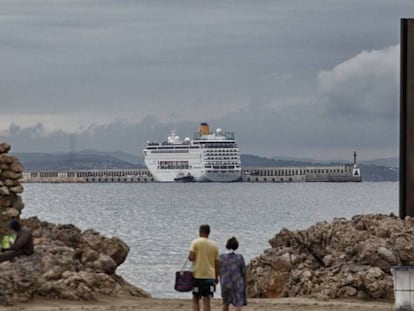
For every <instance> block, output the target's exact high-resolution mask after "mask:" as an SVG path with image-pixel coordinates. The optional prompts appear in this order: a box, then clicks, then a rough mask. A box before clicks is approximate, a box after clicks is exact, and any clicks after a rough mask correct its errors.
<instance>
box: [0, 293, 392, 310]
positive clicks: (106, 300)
mask: <svg viewBox="0 0 414 311" xmlns="http://www.w3.org/2000/svg"><path fill="white" fill-rule="evenodd" d="M211 305H212V308H211V310H212V311H215V310H216V311H218V310H221V308H222V304H221V299H220V298H214V299H212V304H211ZM393 307H394V301H389V300H357V299H330V300H320V299H312V298H299V297H294V298H291V297H287V298H277V299H266V298H254V299H249V300H248V305H247V306H246V307H243V309H242V310H244V311H265V310H269V311H270V310H279V311H332V310H335V311H367V310H373V311H374V310H375V311H389V310H393ZM6 310H7V311H25V310H30V311H57V310H59V311H60V310H61V311H63V310H65V311H75V310H84V311H89V310H91V311H92V310H94V311H118V310H119V311H132V310H153V311H171V310H191V299H190V298H187V299H182V298H178V299H177V298H138V297H130V296H121V297H107V296H100V297H98V299H97V300H96V301H72V300H61V299H59V300H52V299H46V298H43V297H35V298H34V300H33V301H31V302H29V303H18V304H15V305H13V306H0V311H6Z"/></svg>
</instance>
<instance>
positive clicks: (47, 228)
mask: <svg viewBox="0 0 414 311" xmlns="http://www.w3.org/2000/svg"><path fill="white" fill-rule="evenodd" d="M21 223H22V224H23V225H25V226H28V227H29V228H31V230H32V232H33V236H34V243H35V253H34V254H33V255H32V256H21V257H17V258H15V259H13V260H12V261H11V262H3V263H0V275H1V278H0V304H14V303H16V302H28V301H30V300H31V299H32V298H33V296H34V295H39V296H44V297H48V298H53V299H55V298H60V299H72V300H93V299H95V297H96V295H97V294H104V295H113V296H120V295H131V296H138V297H150V295H149V294H148V293H146V292H145V291H143V290H142V289H139V288H137V287H135V286H133V285H131V284H129V283H128V282H126V281H125V280H124V279H123V278H122V277H120V276H118V275H116V273H115V272H116V269H117V267H118V266H119V265H120V264H121V263H122V262H123V261H124V260H125V258H126V256H127V254H128V251H129V247H128V246H127V245H126V244H125V243H124V242H123V241H121V240H120V239H118V238H107V237H104V236H102V235H100V234H99V233H98V232H96V231H94V230H86V231H84V232H82V231H81V230H80V229H79V228H77V227H75V226H74V225H54V224H51V223H47V222H43V221H40V220H39V219H38V218H36V217H31V218H29V219H23V220H21Z"/></svg>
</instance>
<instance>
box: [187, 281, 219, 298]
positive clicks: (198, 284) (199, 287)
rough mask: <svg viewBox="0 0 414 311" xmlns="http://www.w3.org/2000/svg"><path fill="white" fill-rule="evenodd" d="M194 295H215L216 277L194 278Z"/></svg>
mask: <svg viewBox="0 0 414 311" xmlns="http://www.w3.org/2000/svg"><path fill="white" fill-rule="evenodd" d="M193 285H194V287H193V295H194V296H196V297H213V295H214V292H215V290H216V282H215V280H214V279H193Z"/></svg>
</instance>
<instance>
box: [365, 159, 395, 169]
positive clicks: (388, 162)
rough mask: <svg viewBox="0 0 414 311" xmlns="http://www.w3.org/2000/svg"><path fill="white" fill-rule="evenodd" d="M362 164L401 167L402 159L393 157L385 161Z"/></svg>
mask: <svg viewBox="0 0 414 311" xmlns="http://www.w3.org/2000/svg"><path fill="white" fill-rule="evenodd" d="M360 163H361V164H366V165H378V166H386V167H395V168H398V167H400V158H399V157H392V158H383V159H373V160H367V161H361V162H360Z"/></svg>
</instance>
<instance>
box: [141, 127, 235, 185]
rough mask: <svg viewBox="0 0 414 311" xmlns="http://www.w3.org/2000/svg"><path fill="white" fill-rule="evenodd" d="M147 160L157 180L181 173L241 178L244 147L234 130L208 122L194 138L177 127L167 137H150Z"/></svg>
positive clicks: (222, 179) (227, 179)
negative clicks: (158, 140) (241, 148)
mask: <svg viewBox="0 0 414 311" xmlns="http://www.w3.org/2000/svg"><path fill="white" fill-rule="evenodd" d="M144 157H145V158H144V161H145V165H146V166H147V168H148V170H149V171H150V173H151V174H152V176H153V177H154V179H155V180H156V181H159V182H172V181H174V180H175V179H177V177H179V176H183V175H184V176H192V177H193V178H194V181H214V182H231V181H237V180H239V179H240V175H241V163H240V151H239V148H238V145H237V142H236V140H235V136H234V133H233V132H223V131H222V130H221V129H219V128H218V129H216V130H215V131H214V132H210V129H209V126H208V124H207V123H201V125H200V129H199V131H198V132H197V133H195V134H194V138H193V139H192V140H191V139H190V138H189V137H186V138H184V139H181V138H180V137H179V136H178V135H176V133H175V132H174V131H173V132H172V133H171V135H170V136H168V138H167V141H165V142H162V143H156V142H151V141H148V143H147V147H146V148H145V149H144Z"/></svg>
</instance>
